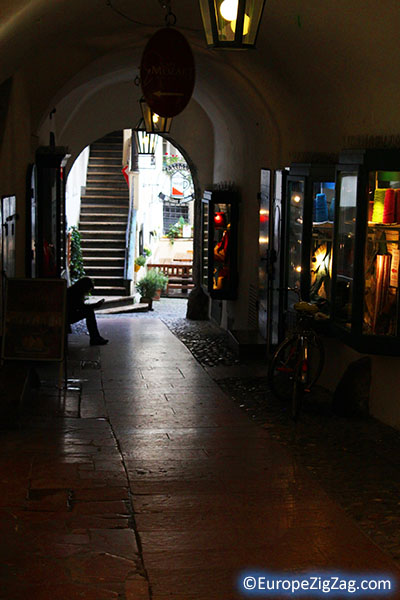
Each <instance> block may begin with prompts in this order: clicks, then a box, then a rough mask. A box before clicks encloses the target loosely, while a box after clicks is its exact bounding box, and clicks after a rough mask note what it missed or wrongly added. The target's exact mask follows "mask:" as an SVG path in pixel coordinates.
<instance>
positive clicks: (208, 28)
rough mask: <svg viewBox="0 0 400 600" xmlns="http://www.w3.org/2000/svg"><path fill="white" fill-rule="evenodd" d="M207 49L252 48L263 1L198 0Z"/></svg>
mask: <svg viewBox="0 0 400 600" xmlns="http://www.w3.org/2000/svg"><path fill="white" fill-rule="evenodd" d="M199 3H200V11H201V16H202V19H203V26H204V32H205V35H206V41H207V45H208V47H209V48H226V49H248V48H255V44H256V41H257V35H258V30H259V27H260V23H261V17H262V13H263V10H264V5H265V0H199Z"/></svg>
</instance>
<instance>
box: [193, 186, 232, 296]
mask: <svg viewBox="0 0 400 600" xmlns="http://www.w3.org/2000/svg"><path fill="white" fill-rule="evenodd" d="M237 216H238V197H237V194H236V193H235V192H233V191H228V190H216V191H212V192H209V191H206V192H205V193H204V198H203V232H202V237H203V248H202V282H203V286H204V287H205V288H206V289H207V291H208V293H209V294H210V296H211V297H212V298H221V299H225V298H226V299H233V298H235V297H236V295H237Z"/></svg>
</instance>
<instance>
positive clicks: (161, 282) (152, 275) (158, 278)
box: [136, 269, 168, 298]
mask: <svg viewBox="0 0 400 600" xmlns="http://www.w3.org/2000/svg"><path fill="white" fill-rule="evenodd" d="M167 283H168V277H167V276H166V275H164V273H163V272H162V271H160V269H149V270H148V271H147V273H146V275H145V276H144V277H142V279H140V280H139V281H138V282H137V284H136V290H137V291H138V292H139V294H140V295H141V297H142V298H153V296H154V295H155V293H156V292H157V290H164V289H165V288H166V286H167Z"/></svg>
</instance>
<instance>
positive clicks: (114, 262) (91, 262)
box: [84, 253, 125, 269]
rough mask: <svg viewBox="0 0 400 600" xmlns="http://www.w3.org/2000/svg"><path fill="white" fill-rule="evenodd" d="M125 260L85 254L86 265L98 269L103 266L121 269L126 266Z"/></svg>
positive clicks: (117, 257)
mask: <svg viewBox="0 0 400 600" xmlns="http://www.w3.org/2000/svg"><path fill="white" fill-rule="evenodd" d="M124 258H125V257H124V256H108V255H106V256H87V255H86V253H85V254H84V259H85V264H87V265H88V266H90V267H91V266H93V267H98V266H100V265H102V266H108V267H116V268H117V269H120V268H121V267H123V266H124V263H125V260H124Z"/></svg>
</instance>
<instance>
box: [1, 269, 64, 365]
mask: <svg viewBox="0 0 400 600" xmlns="http://www.w3.org/2000/svg"><path fill="white" fill-rule="evenodd" d="M65 301H66V281H65V280H64V279H8V280H7V286H6V302H5V317H4V332H3V347H2V356H3V358H4V359H6V360H8V359H9V360H54V361H61V360H63V358H64V342H65Z"/></svg>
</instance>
